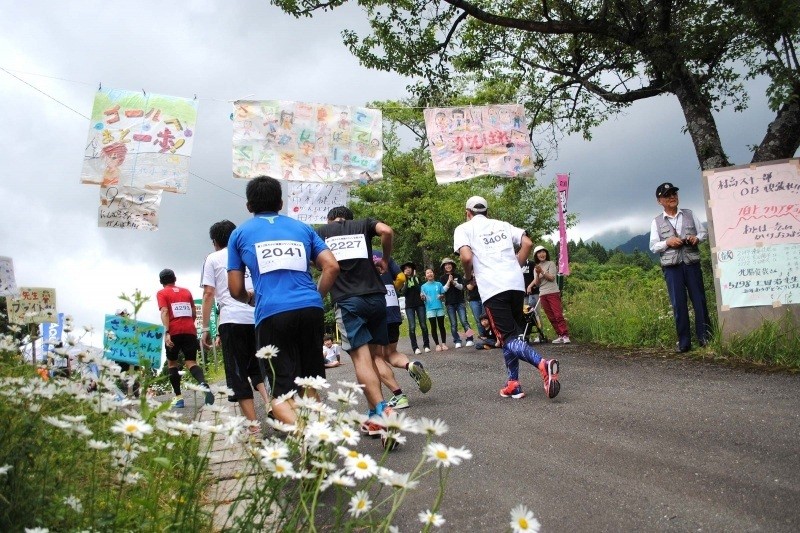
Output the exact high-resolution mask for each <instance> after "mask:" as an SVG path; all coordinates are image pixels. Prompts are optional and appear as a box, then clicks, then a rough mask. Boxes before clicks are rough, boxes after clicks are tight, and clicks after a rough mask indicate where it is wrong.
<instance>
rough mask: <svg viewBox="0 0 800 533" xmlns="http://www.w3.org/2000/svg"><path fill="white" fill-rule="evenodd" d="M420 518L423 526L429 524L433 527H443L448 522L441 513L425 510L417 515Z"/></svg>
mask: <svg viewBox="0 0 800 533" xmlns="http://www.w3.org/2000/svg"><path fill="white" fill-rule="evenodd" d="M417 516H418V517H419V521H420V522H422V523H423V524H429V525H431V526H433V527H442V525H444V523H445V522H446V520H445V519H444V517H443V516H442V515H440V514H439V513H434V512H433V511H431V510H430V509H428V510H425V511H423V512H421V513H419V514H418V515H417Z"/></svg>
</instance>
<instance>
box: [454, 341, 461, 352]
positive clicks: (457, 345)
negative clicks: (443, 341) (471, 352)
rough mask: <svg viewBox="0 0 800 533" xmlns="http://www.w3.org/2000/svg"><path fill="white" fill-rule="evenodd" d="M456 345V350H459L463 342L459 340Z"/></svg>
mask: <svg viewBox="0 0 800 533" xmlns="http://www.w3.org/2000/svg"><path fill="white" fill-rule="evenodd" d="M455 346H456V350H458V349H459V348H461V343H460V342H457V343H456V345H455Z"/></svg>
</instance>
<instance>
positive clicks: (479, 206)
mask: <svg viewBox="0 0 800 533" xmlns="http://www.w3.org/2000/svg"><path fill="white" fill-rule="evenodd" d="M488 208H489V202H487V201H486V198H484V197H483V196H472V197H470V199H469V200H467V209H469V210H470V211H472V212H473V213H485V212H486V210H487V209H488Z"/></svg>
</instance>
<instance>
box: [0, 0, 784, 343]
mask: <svg viewBox="0 0 800 533" xmlns="http://www.w3.org/2000/svg"><path fill="white" fill-rule="evenodd" d="M363 20H364V17H363V16H362V14H361V13H360V11H359V10H358V9H357V8H356V7H346V8H344V9H340V10H337V11H335V12H334V13H328V14H320V15H319V16H318V17H315V18H313V19H301V20H295V19H294V18H292V17H289V16H288V15H285V14H283V13H282V12H281V11H279V10H277V9H276V8H273V7H271V6H270V5H269V3H268V1H267V0H246V1H244V0H243V1H236V2H214V1H212V0H186V1H184V2H163V1H152V0H140V1H138V2H135V3H133V4H130V3H121V2H108V1H102V2H101V1H83V2H56V1H30V2H12V1H11V0H0V67H1V68H3V69H6V70H8V71H10V72H11V73H12V74H13V75H14V76H17V77H18V78H21V79H22V80H24V81H25V82H27V83H29V84H31V85H33V86H35V87H36V88H38V89H40V90H41V91H43V92H44V93H46V94H47V95H49V96H46V95H45V94H42V93H41V92H38V91H37V90H36V89H34V88H32V87H31V86H29V85H26V84H25V83H23V82H22V81H20V80H19V79H16V78H14V77H12V76H11V75H9V74H8V73H6V72H3V71H0V91H2V93H1V94H2V98H0V117H3V121H4V123H5V124H6V126H5V127H4V128H3V129H2V130H0V172H1V173H2V174H1V177H0V202H2V208H0V256H10V257H12V258H13V260H14V266H15V269H16V278H17V284H18V285H20V286H43V287H55V288H56V290H57V298H58V304H59V305H58V310H59V311H62V312H67V313H70V314H72V315H73V316H74V317H75V319H76V321H77V322H78V324H79V325H81V324H92V325H94V326H95V327H102V323H103V316H104V314H106V313H109V312H111V313H113V312H114V310H115V309H117V308H119V307H121V306H122V304H121V302H119V300H118V299H117V295H119V293H121V292H128V293H130V292H132V291H133V290H134V289H137V288H139V289H141V290H142V291H143V292H144V293H146V294H148V295H150V296H152V297H154V296H155V293H156V291H157V290H159V289H160V288H161V287H160V285H159V283H158V272H159V271H160V270H161V269H162V268H165V267H170V268H173V269H174V270H175V271H176V274H177V277H178V285H182V286H185V287H187V288H189V289H191V290H192V291H193V294H194V295H195V297H196V298H199V297H200V296H201V290H200V289H199V280H200V268H201V266H202V263H203V259H204V258H205V256H206V254H208V253H209V252H210V251H212V250H211V245H210V241H209V239H208V228H209V226H210V225H211V224H212V223H214V222H216V221H218V220H221V219H224V218H228V219H230V220H233V221H234V222H236V223H237V224H238V223H240V222H242V221H243V220H245V219H247V218H248V217H249V215H248V213H247V211H246V209H245V205H244V204H245V200H244V187H245V182H243V181H239V180H235V179H233V178H232V177H231V121H230V120H229V115H230V113H231V111H232V103H231V101H232V100H236V99H241V98H248V99H284V100H296V101H307V102H320V103H331V104H340V105H364V104H365V103H366V102H368V101H374V100H385V99H397V98H403V97H405V96H407V93H406V91H405V86H406V85H407V81H406V80H404V79H402V78H400V77H398V76H395V75H392V74H387V73H381V72H376V71H369V70H367V69H365V68H363V67H360V66H359V65H358V62H357V61H356V59H355V58H354V57H352V56H351V55H350V54H349V52H348V51H347V50H346V48H345V47H344V45H343V44H342V42H341V37H340V34H339V32H340V30H341V29H342V28H344V27H345V25H346V24H349V25H351V26H350V27H352V24H354V21H356V22H357V21H362V22H361V25H362V27H363ZM100 83H102V86H103V87H105V88H117V89H129V90H139V89H144V90H146V91H147V92H152V93H159V94H165V95H172V96H182V97H190V98H191V97H193V96H195V95H196V96H197V98H198V100H199V110H198V123H197V126H196V136H195V140H194V151H193V154H192V160H191V167H190V168H191V172H192V173H193V174H196V175H198V176H200V178H202V179H200V178H197V177H194V176H192V177H190V181H189V185H188V193H187V194H186V195H176V194H167V193H165V194H164V195H163V198H162V201H161V210H160V221H159V226H160V229H159V230H158V231H156V232H145V231H133V230H114V229H100V228H98V227H97V208H98V192H99V191H98V188H97V186H90V185H81V184H79V176H80V170H81V166H82V163H83V151H84V145H85V142H86V138H87V133H88V128H89V121H88V119H87V118H85V117H83V116H81V115H85V116H87V117H88V116H89V114H90V113H91V108H92V103H93V100H94V96H95V93H96V91H97V88H98V85H99V84H100ZM763 87H764V85H763V83H762V84H760V85H759V84H756V90H755V91H754V92H753V94H752V95H751V108H750V110H749V111H747V112H745V113H739V114H735V113H733V112H732V111H731V112H726V113H723V114H721V115H719V116H718V121H719V126H720V129H721V131H722V134H723V142H724V146H725V149H726V151H727V153H728V155H729V157H730V159H731V160H732V161H734V162H735V163H738V164H741V163H746V162H748V161H749V155H748V150H747V145H751V144H757V143H758V142H759V141H760V139H761V137H762V136H763V134H764V131H765V128H766V124H767V123H768V122H769V119H770V113H769V111H768V110H767V109H766V105H765V98H764V96H763ZM51 97H52V99H51ZM54 99H55V100H58V101H59V102H61V103H58V102H56V101H54ZM66 106H68V107H69V108H72V110H70V109H68V107H66ZM683 125H684V121H683V115H682V113H681V110H680V107H679V106H678V104H677V101H676V100H675V99H674V98H668V97H662V98H659V99H656V100H647V101H643V102H640V103H637V104H636V105H635V106H634V107H632V108H631V109H630V110H629V112H628V113H627V114H626V115H625V116H620V117H618V118H617V119H614V120H612V121H609V122H607V123H605V124H604V125H602V126H601V127H599V128H597V129H595V130H594V132H593V136H594V138H593V140H592V141H591V142H586V141H584V140H582V139H581V138H579V137H569V138H567V139H565V140H564V141H563V142H562V144H561V147H560V150H559V153H558V159H557V160H556V161H551V162H549V163H548V165H547V167H546V168H545V170H544V172H543V173H541V174H540V175H539V176H538V179H539V180H540V182H541V183H545V184H550V183H552V182H553V180H554V178H555V174H556V173H557V172H570V173H571V184H570V193H569V206H568V207H569V210H570V211H571V212H573V213H577V214H578V215H579V218H580V223H579V225H578V226H577V227H576V228H574V229H572V230H570V232H569V237H570V238H574V239H576V240H577V238H579V237H582V238H584V239H587V238H589V237H591V236H593V235H595V234H597V233H599V232H602V231H608V230H614V229H620V228H624V229H627V230H629V231H631V232H632V233H634V234H640V233H644V232H646V231H648V229H649V224H650V220H651V219H652V217H653V216H655V215H656V214H657V212H658V205H657V204H656V202H655V198H654V190H655V187H656V186H657V185H658V184H659V183H661V182H662V181H666V180H669V181H672V182H674V183H675V184H676V185H677V186H679V187H680V188H681V202H682V203H681V205H682V206H683V207H689V208H693V209H695V210H696V211H697V212H698V214H699V215H700V218H701V219H703V220H705V218H706V216H705V210H704V208H703V205H702V187H701V182H700V171H699V169H698V164H697V158H696V157H695V155H694V149H693V147H692V143H691V140H690V138H689V137H688V136H687V135H685V134H683V133H682V131H681V128H682V127H683ZM140 318H141V319H142V320H146V321H150V322H159V317H158V310H157V309H156V304H155V302H150V303H148V304H147V305H146V306H145V309H144V310H143V313H142V315H141V317H140Z"/></svg>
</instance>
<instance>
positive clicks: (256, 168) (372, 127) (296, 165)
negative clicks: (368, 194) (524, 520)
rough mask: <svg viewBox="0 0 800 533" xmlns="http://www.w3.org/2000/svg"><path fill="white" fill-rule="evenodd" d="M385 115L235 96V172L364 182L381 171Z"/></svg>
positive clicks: (238, 175)
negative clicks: (237, 98) (236, 99)
mask: <svg viewBox="0 0 800 533" xmlns="http://www.w3.org/2000/svg"><path fill="white" fill-rule="evenodd" d="M382 162H383V118H382V114H381V112H380V110H377V109H367V108H365V107H349V106H337V105H331V104H308V103H303V102H292V101H286V100H239V101H237V102H235V103H234V112H233V177H234V178H243V179H252V178H255V177H256V176H261V175H268V176H272V177H273V178H277V179H283V180H286V181H303V182H317V183H331V182H338V183H367V182H370V181H376V180H379V179H381V178H382V177H383V168H382Z"/></svg>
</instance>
